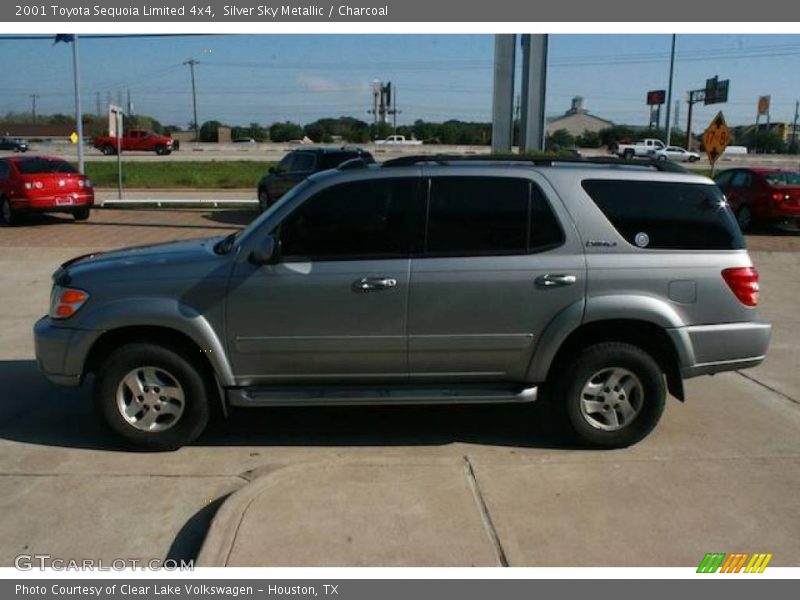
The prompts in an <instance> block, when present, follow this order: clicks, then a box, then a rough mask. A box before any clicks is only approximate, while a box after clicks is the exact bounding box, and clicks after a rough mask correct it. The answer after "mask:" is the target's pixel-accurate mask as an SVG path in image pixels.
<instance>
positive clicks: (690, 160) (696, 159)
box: [689, 156, 700, 163]
mask: <svg viewBox="0 0 800 600" xmlns="http://www.w3.org/2000/svg"><path fill="white" fill-rule="evenodd" d="M698 160H700V159H699V158H697V157H696V156H690V157H689V162H690V163H693V162H697V161H698Z"/></svg>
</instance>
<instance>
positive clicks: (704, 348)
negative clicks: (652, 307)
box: [668, 321, 772, 379]
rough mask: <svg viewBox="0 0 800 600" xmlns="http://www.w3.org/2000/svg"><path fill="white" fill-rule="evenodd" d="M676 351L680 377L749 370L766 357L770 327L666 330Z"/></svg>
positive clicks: (756, 323)
mask: <svg viewBox="0 0 800 600" xmlns="http://www.w3.org/2000/svg"><path fill="white" fill-rule="evenodd" d="M668 331H669V333H670V336H671V337H672V338H673V342H674V343H675V347H676V348H678V349H680V350H679V359H680V365H681V377H683V378H684V379H687V378H689V377H697V376H698V375H710V374H713V373H719V372H722V371H736V370H739V369H749V368H751V367H755V366H757V365H760V364H761V363H762V362H764V359H765V358H766V357H767V348H768V347H769V341H770V337H771V336H772V326H771V325H770V324H769V323H763V322H759V321H751V322H744V323H724V324H721V325H693V326H689V327H680V328H677V329H670V330H668Z"/></svg>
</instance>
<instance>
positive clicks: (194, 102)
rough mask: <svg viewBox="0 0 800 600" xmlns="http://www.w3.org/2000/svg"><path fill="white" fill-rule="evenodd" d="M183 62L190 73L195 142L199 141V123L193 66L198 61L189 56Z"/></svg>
mask: <svg viewBox="0 0 800 600" xmlns="http://www.w3.org/2000/svg"><path fill="white" fill-rule="evenodd" d="M183 64H184V65H187V66H188V67H189V72H190V73H191V75H192V109H193V110H194V141H195V142H199V141H200V124H199V123H198V122H197V89H196V88H195V84H194V66H195V65H196V64H198V61H196V60H195V59H193V58H190V59H189V60H187V61H185V62H184V63H183Z"/></svg>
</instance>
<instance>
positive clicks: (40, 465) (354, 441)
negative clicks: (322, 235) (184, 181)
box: [0, 210, 800, 566]
mask: <svg viewBox="0 0 800 600" xmlns="http://www.w3.org/2000/svg"><path fill="white" fill-rule="evenodd" d="M96 213H97V214H96V215H94V214H93V216H92V220H90V221H89V222H88V223H85V224H84V223H81V224H76V223H72V222H70V221H69V219H62V218H61V217H52V219H51V218H49V217H48V218H45V221H43V222H37V223H35V224H33V225H30V226H26V227H24V228H20V229H2V230H0V273H2V275H0V277H2V282H3V285H2V286H0V302H2V306H3V307H4V311H3V314H2V315H0V384H2V385H0V389H2V390H3V392H2V394H0V398H1V400H0V510H1V511H2V513H1V514H3V518H2V519H0V539H3V540H4V542H3V543H2V544H0V565H3V566H8V565H11V564H13V559H14V556H16V555H17V554H19V553H34V552H38V553H48V554H51V555H53V556H54V557H56V556H57V557H60V558H83V557H92V558H104V559H107V560H110V559H112V558H140V559H149V558H159V557H160V558H163V557H166V556H170V557H177V558H189V557H194V556H197V555H198V552H199V553H200V554H199V556H200V560H199V563H200V564H209V565H210V564H213V565H222V564H226V565H236V566H239V565H259V566H272V565H437V566H438V565H499V564H509V565H512V566H516V565H534V566H535V565H539V566H541V565H626V566H630V565H667V566H689V565H693V564H697V563H698V562H699V560H700V558H702V556H703V554H704V553H705V552H708V551H712V550H714V551H726V552H732V551H745V552H753V551H761V552H772V553H774V554H775V558H774V559H773V562H772V564H773V565H793V566H797V565H798V556H800V505H798V503H797V498H798V495H800V494H799V493H800V483H799V482H800V477H799V475H800V435H798V433H800V406H799V405H798V404H800V380H799V379H798V372H800V369H798V366H800V363H798V361H797V348H798V346H797V339H798V336H799V335H800V317H799V316H798V314H797V308H796V307H797V302H796V298H797V295H798V292H800V284H799V283H798V282H799V281H800V263H798V261H797V256H798V254H797V253H796V250H797V249H800V236H796V235H795V236H785V235H773V234H766V233H764V234H761V235H756V236H749V243H750V244H751V247H756V248H760V250H756V251H755V252H754V253H753V258H754V261H755V263H756V265H757V267H758V268H759V270H760V271H761V274H762V283H763V289H764V293H763V295H762V307H763V313H764V315H765V317H766V318H767V319H769V320H771V321H773V323H774V324H775V325H776V327H775V340H774V343H773V345H772V348H771V351H770V355H769V358H768V360H767V361H766V362H765V363H764V365H762V366H761V367H759V368H757V369H753V370H750V371H746V372H743V373H742V374H738V373H728V374H722V375H718V376H716V377H713V378H710V377H706V378H699V379H695V380H691V381H689V382H687V392H688V402H687V403H686V404H684V405H682V404H680V403H678V402H675V401H674V400H672V401H670V402H669V403H668V405H667V410H666V413H665V415H664V418H663V420H662V422H661V424H660V425H659V427H658V428H657V430H656V431H655V432H654V434H653V435H652V436H651V437H649V438H648V439H646V440H645V441H644V442H642V443H641V444H638V445H636V446H634V447H632V448H629V449H626V450H621V451H605V452H598V451H587V450H581V449H576V448H572V447H570V446H569V445H568V444H567V443H566V442H565V438H564V437H563V435H562V434H561V432H559V431H558V430H557V429H554V428H553V427H552V413H551V408H550V407H548V406H547V405H546V404H540V405H532V406H485V407H481V406H467V407H400V408H386V407H385V408H344V407H342V408H333V407H331V408H297V409H271V410H258V411H238V412H236V413H234V414H233V415H232V417H231V419H230V420H229V421H228V422H227V423H226V424H224V425H223V426H221V427H218V428H216V429H213V430H211V431H209V432H208V433H207V434H205V435H204V436H203V437H202V438H201V439H200V440H199V441H198V442H197V443H196V444H194V445H193V446H191V447H187V448H183V449H181V450H179V451H177V452H171V453H138V452H129V451H127V450H126V449H124V448H123V447H121V446H120V445H119V442H118V440H117V439H116V438H115V437H114V436H113V435H111V434H109V433H108V432H106V431H105V429H104V428H103V427H102V426H101V425H100V424H99V423H98V422H97V421H96V420H95V418H94V416H93V414H92V410H91V403H90V401H89V385H85V386H84V387H83V388H79V389H71V388H59V387H56V386H53V385H51V384H49V383H48V382H47V381H46V380H44V379H43V378H42V377H41V376H40V375H39V374H38V373H37V371H36V367H35V364H34V361H33V360H32V357H33V347H32V343H31V335H30V327H31V325H32V323H33V321H34V320H35V319H36V318H38V316H39V315H41V314H43V313H44V312H45V311H46V309H47V302H48V292H49V286H50V280H49V276H50V273H51V272H52V270H53V269H54V268H55V266H57V265H58V264H59V263H60V262H61V261H63V260H64V259H66V258H68V257H70V256H73V255H76V254H80V253H82V252H88V251H91V250H97V249H103V248H111V247H115V246H120V245H129V244H135V243H143V241H155V240H156V239H171V238H175V237H182V236H187V237H194V236H196V235H209V234H211V235H217V234H219V235H221V234H224V233H225V231H228V230H232V229H233V228H235V227H239V226H241V225H242V224H244V223H245V222H246V221H247V220H248V219H249V218H251V217H250V216H249V215H250V213H239V212H235V211H217V212H215V213H213V214H212V213H210V212H209V211H205V212H204V211H160V212H159V211H113V210H109V211H96ZM253 216H254V213H253ZM88 383H90V382H87V384H88ZM226 498H227V499H226ZM215 515H216V518H215V517H214V516H215ZM231 524H235V527H231ZM209 526H210V532H209V533H208V537H207V538H206V541H205V544H204V545H203V546H202V550H201V545H202V544H203V539H204V537H205V536H206V531H207V530H208V528H209Z"/></svg>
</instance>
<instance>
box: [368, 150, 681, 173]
mask: <svg viewBox="0 0 800 600" xmlns="http://www.w3.org/2000/svg"><path fill="white" fill-rule="evenodd" d="M471 161H474V162H516V163H530V164H532V165H534V166H537V167H552V166H553V165H555V164H558V163H566V164H584V165H587V164H588V165H613V166H619V167H651V168H654V169H656V170H658V171H664V172H667V173H688V171H687V170H686V169H684V168H683V167H682V166H680V165H678V164H676V163H674V162H671V161H669V160H654V159H652V158H632V159H625V158H612V157H607V156H596V157H595V156H592V157H586V158H577V157H573V156H565V157H560V156H543V157H538V156H524V155H520V154H482V155H481V154H475V155H470V156H464V155H460V154H430V155H415V156H400V157H398V158H392V159H390V160H387V161H385V162H383V163H382V166H384V167H408V166H412V165H417V164H421V163H437V164H440V165H448V164H450V163H454V162H471Z"/></svg>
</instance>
